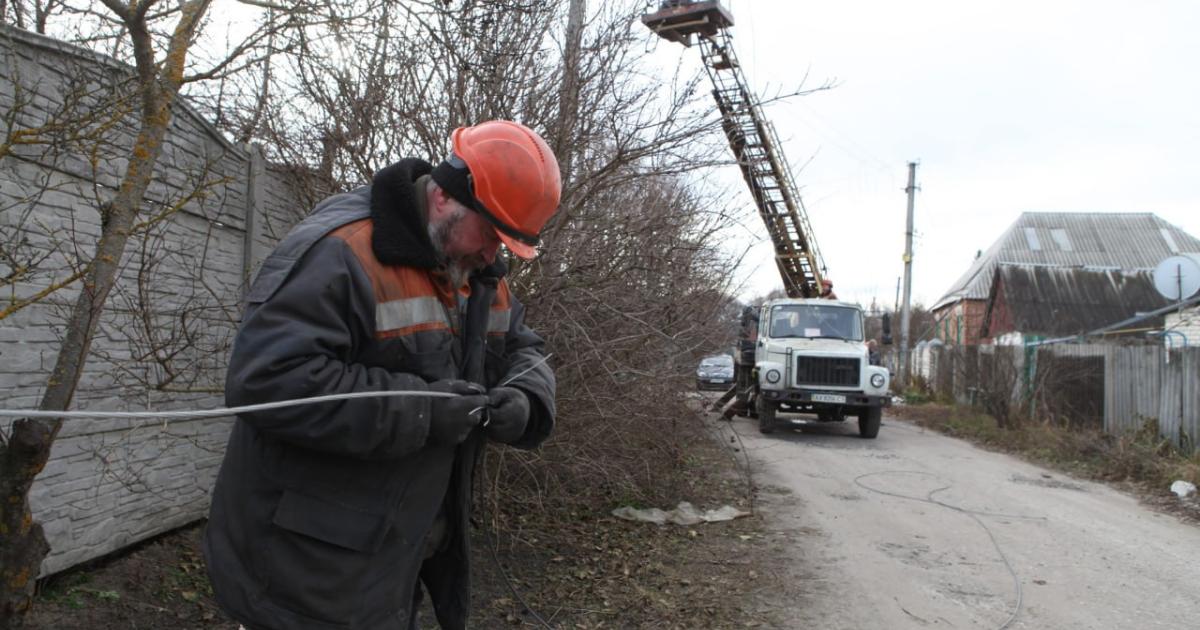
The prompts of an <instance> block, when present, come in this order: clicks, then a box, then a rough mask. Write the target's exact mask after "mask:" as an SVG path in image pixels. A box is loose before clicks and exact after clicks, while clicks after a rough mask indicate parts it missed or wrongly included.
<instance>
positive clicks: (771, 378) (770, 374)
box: [767, 370, 780, 385]
mask: <svg viewBox="0 0 1200 630" xmlns="http://www.w3.org/2000/svg"><path fill="white" fill-rule="evenodd" d="M779 377H780V374H779V370H767V382H768V383H770V384H772V385H774V384H775V383H778V382H779Z"/></svg>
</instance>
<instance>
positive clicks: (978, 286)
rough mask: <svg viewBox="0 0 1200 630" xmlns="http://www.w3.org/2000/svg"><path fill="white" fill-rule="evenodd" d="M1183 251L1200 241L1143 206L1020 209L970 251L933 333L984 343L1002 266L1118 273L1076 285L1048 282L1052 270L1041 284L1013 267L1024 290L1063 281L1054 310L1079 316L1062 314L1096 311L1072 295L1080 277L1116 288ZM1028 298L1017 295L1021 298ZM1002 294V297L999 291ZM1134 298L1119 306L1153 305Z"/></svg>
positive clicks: (937, 308) (1089, 301) (941, 304)
mask: <svg viewBox="0 0 1200 630" xmlns="http://www.w3.org/2000/svg"><path fill="white" fill-rule="evenodd" d="M1187 252H1200V239H1197V238H1196V237H1194V236H1192V235H1190V234H1188V233H1187V232H1184V231H1183V230H1182V229H1180V228H1179V227H1177V226H1175V225H1172V224H1171V223H1168V222H1166V221H1164V220H1163V219H1161V218H1159V217H1158V216H1156V215H1154V214H1151V213H1148V212H1146V213H1069V212H1026V213H1023V214H1022V215H1021V216H1020V217H1019V218H1018V219H1017V220H1016V222H1015V223H1013V224H1012V226H1010V227H1009V228H1008V229H1007V230H1005V231H1004V233H1003V234H1001V235H1000V238H998V239H997V240H996V242H995V243H993V244H992V246H991V247H989V248H988V249H987V251H985V252H983V253H982V254H980V255H979V256H978V257H976V259H975V260H974V261H972V263H971V266H970V267H969V268H968V269H967V271H966V272H965V273H964V274H963V275H962V276H961V277H959V279H958V280H956V281H955V282H954V284H953V285H951V287H950V290H949V291H947V292H946V293H945V295H943V296H942V297H941V298H940V299H938V301H937V302H935V303H934V306H933V313H934V318H935V322H936V324H935V330H934V336H935V337H936V338H938V339H941V340H942V341H944V342H946V343H951V344H975V343H981V342H983V343H987V342H988V341H989V340H990V338H989V337H988V336H987V334H988V330H987V329H985V327H984V320H985V317H986V316H987V311H988V301H989V298H990V297H992V285H993V283H994V282H995V281H996V277H997V269H998V268H999V267H1000V266H1001V265H1008V266H1014V265H1016V266H1024V267H1025V268H1027V269H1034V268H1055V269H1078V270H1081V271H1090V272H1110V271H1111V272H1122V274H1120V275H1108V276H1105V277H1104V278H1101V276H1096V275H1094V274H1083V275H1077V276H1076V277H1075V279H1074V282H1075V285H1072V284H1071V282H1072V280H1070V279H1068V278H1066V277H1063V275H1062V274H1056V275H1054V276H1053V277H1054V279H1055V280H1054V282H1051V280H1050V278H1051V276H1050V275H1047V274H1043V276H1044V278H1045V279H1046V282H1047V284H1045V285H1039V284H1037V283H1036V281H1037V279H1038V276H1037V274H1036V273H1034V274H1032V275H1030V274H1029V273H1028V272H1027V271H1013V272H1011V273H1012V275H1013V278H1014V280H1013V281H1014V282H1022V281H1029V282H1025V283H1024V284H1023V285H1022V287H1021V290H1022V291H1024V292H1028V291H1038V290H1040V289H1039V287H1051V288H1053V287H1062V288H1063V292H1062V295H1061V296H1060V298H1059V299H1061V302H1060V303H1059V305H1058V311H1057V315H1056V316H1057V317H1062V318H1067V317H1076V318H1077V319H1078V318H1079V317H1083V315H1079V316H1076V315H1070V316H1068V315H1067V314H1066V312H1067V311H1068V310H1070V311H1074V310H1088V309H1091V310H1093V311H1096V312H1097V313H1099V312H1100V311H1099V310H1098V306H1097V303H1096V300H1095V299H1093V298H1090V297H1088V298H1083V297H1082V296H1081V295H1080V294H1078V293H1077V292H1076V293H1072V291H1084V290H1086V289H1085V287H1084V284H1083V283H1086V286H1087V288H1094V285H1093V283H1096V282H1099V281H1101V280H1103V281H1106V282H1111V283H1116V284H1113V285H1112V286H1113V289H1112V291H1118V290H1119V289H1118V284H1119V286H1120V287H1127V286H1129V285H1126V284H1121V283H1124V282H1125V280H1124V278H1126V277H1128V276H1129V274H1133V273H1135V272H1138V273H1140V272H1145V273H1147V274H1148V273H1150V272H1151V271H1152V270H1153V269H1154V267H1155V266H1157V265H1158V263H1159V262H1161V261H1162V260H1163V259H1165V258H1167V257H1169V256H1174V255H1178V254H1181V253H1187ZM1047 273H1051V272H1047ZM1017 274H1023V277H1022V279H1021V280H1017V278H1016V276H1017ZM1085 276H1086V277H1085ZM1030 282H1032V284H1031V283H1030ZM1151 286H1152V285H1151ZM1072 287H1073V288H1072ZM1106 291H1108V290H1107V289H1106ZM1112 291H1110V292H1109V293H1108V294H1109V295H1110V296H1111V295H1114V293H1113V292H1112ZM1029 297H1030V296H1029V295H1024V294H1023V295H1022V297H1021V299H1022V300H1024V299H1026V298H1029ZM1048 297H1049V294H1048V293H1047V294H1045V295H1041V296H1040V297H1039V295H1037V294H1034V295H1033V296H1032V299H1033V300H1035V301H1036V300H1038V299H1045V298H1048ZM1005 298H1006V299H1007V298H1008V296H1007V295H1005ZM1097 299H1099V298H1097ZM1136 300H1137V298H1130V299H1128V300H1123V302H1125V303H1126V304H1125V305H1124V306H1122V307H1120V309H1118V310H1121V309H1126V310H1127V309H1128V308H1133V309H1134V310H1135V311H1150V310H1153V308H1154V306H1153V305H1151V304H1149V303H1148V304H1146V306H1145V307H1139V306H1137V304H1135V303H1134V302H1136ZM1070 304H1075V305H1074V306H1069V305H1070ZM1159 304H1161V302H1159ZM1043 316H1044V315H1043V314H1039V315H1038V316H1037V317H1038V318H1039V319H1040V318H1042V317H1043ZM1109 323H1111V322H1109ZM989 325H990V322H989ZM1005 332H1013V331H1011V330H1010V331H1005ZM1035 334H1036V333H1035ZM1068 334H1074V333H1073V332H1072V333H1068Z"/></svg>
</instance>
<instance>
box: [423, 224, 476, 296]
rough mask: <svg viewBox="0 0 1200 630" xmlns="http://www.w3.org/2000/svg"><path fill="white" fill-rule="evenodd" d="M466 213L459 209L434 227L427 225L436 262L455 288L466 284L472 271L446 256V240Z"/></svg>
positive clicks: (459, 260)
mask: <svg viewBox="0 0 1200 630" xmlns="http://www.w3.org/2000/svg"><path fill="white" fill-rule="evenodd" d="M466 214H467V211H466V210H464V209H462V208H459V209H457V210H456V211H455V212H454V214H452V215H450V216H448V217H446V220H444V221H442V222H441V223H439V224H437V225H434V224H432V223H430V224H429V227H428V230H429V240H430V241H431V242H432V243H433V251H434V253H435V254H436V255H437V259H438V261H439V262H440V263H441V264H442V268H443V269H444V270H445V271H446V275H448V276H450V282H451V283H452V284H453V285H454V286H455V287H461V286H463V285H464V284H466V283H467V278H468V277H469V276H470V275H471V272H472V271H474V269H468V268H466V266H465V265H464V264H463V261H462V260H461V259H458V258H454V259H451V258H449V257H447V256H446V239H447V238H449V236H450V230H452V229H454V226H455V225H456V224H458V222H459V221H462V220H463V217H465V216H466Z"/></svg>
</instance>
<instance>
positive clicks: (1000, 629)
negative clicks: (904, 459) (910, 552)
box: [854, 470, 1043, 630]
mask: <svg viewBox="0 0 1200 630" xmlns="http://www.w3.org/2000/svg"><path fill="white" fill-rule="evenodd" d="M877 475H922V476H925V477H933V478H934V479H940V478H939V477H938V476H937V475H934V474H932V473H927V472H922V471H919V470H882V471H879V472H872V473H866V474H863V475H859V476H857V477H855V478H854V484H855V485H857V486H858V487H860V488H863V489H865V490H868V491H870V492H875V493H877V494H882V495H886V496H889V497H896V498H899V499H907V500H909V501H919V502H921V503H930V504H933V505H940V506H942V507H944V508H947V509H950V510H954V511H955V512H961V513H962V514H966V515H967V516H969V517H971V518H972V519H973V520H974V521H975V523H976V524H978V525H979V526H980V527H982V528H983V531H984V532H986V533H987V535H988V538H990V539H991V540H992V546H993V547H995V549H996V553H997V554H999V556H1000V559H1001V560H1002V561H1004V566H1005V568H1007V569H1008V574H1009V575H1011V576H1012V579H1013V589H1014V591H1015V592H1016V596H1017V599H1016V604H1015V605H1014V606H1013V610H1012V614H1010V615H1009V616H1008V620H1007V621H1005V622H1004V623H1003V624H1001V625H999V626H997V628H996V630H1004V629H1005V628H1007V627H1009V626H1010V625H1012V623H1013V622H1014V621H1016V620H1017V616H1018V615H1019V614H1020V613H1021V604H1022V601H1023V599H1024V591H1023V590H1022V589H1021V578H1020V577H1018V576H1017V571H1016V569H1014V568H1013V566H1012V563H1011V562H1009V560H1008V556H1007V555H1005V554H1004V550H1003V549H1001V548H1000V541H998V540H996V534H995V533H994V532H993V531H992V529H991V528H990V527H988V526H987V523H984V522H983V520H982V519H980V518H979V515H981V514H983V515H987V516H1001V517H1007V518H1043V517H1030V516H1019V515H1009V514H997V513H994V512H979V511H976V510H968V509H966V508H964V507H960V506H957V505H953V504H951V503H946V502H944V501H938V500H936V499H934V498H933V495H935V494H937V493H938V492H941V491H943V490H949V489H950V488H952V487H953V484H946V485H944V486H942V487H940V488H934V489H933V490H930V491H929V492H928V493H926V495H925V496H924V497H914V496H911V495H907V494H900V493H898V492H888V491H887V490H880V489H878V488H872V487H871V486H868V485H867V484H865V483H863V482H862V479H864V478H866V477H873V476H877Z"/></svg>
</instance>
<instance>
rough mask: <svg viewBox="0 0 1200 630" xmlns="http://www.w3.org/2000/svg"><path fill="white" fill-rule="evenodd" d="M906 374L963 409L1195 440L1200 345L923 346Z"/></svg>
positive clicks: (1199, 422) (1180, 443) (1179, 442)
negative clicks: (1148, 429) (1151, 426)
mask: <svg viewBox="0 0 1200 630" xmlns="http://www.w3.org/2000/svg"><path fill="white" fill-rule="evenodd" d="M910 367H911V370H912V374H914V375H915V376H917V377H919V379H920V382H921V383H923V384H924V387H926V388H927V389H928V390H929V391H930V393H933V394H935V395H938V396H946V397H950V398H953V399H954V400H956V401H958V402H960V403H963V404H973V405H982V406H985V407H989V411H992V407H994V408H996V409H999V410H1000V412H1001V413H1003V412H1004V411H1005V410H1010V409H1011V410H1013V411H1017V410H1019V411H1021V412H1028V413H1032V414H1034V415H1035V416H1038V417H1046V416H1050V417H1054V418H1055V419H1057V420H1060V421H1065V422H1069V423H1071V424H1075V425H1080V426H1098V427H1100V426H1102V427H1103V428H1104V430H1105V431H1107V432H1109V433H1112V434H1114V435H1115V434H1121V433H1125V432H1128V431H1132V430H1136V429H1138V428H1141V427H1142V426H1144V425H1145V423H1146V422H1147V421H1154V422H1156V423H1157V425H1158V430H1159V433H1160V434H1161V435H1162V437H1163V438H1165V439H1167V440H1170V441H1171V443H1173V444H1174V445H1175V446H1176V447H1178V448H1180V449H1181V450H1183V451H1185V452H1192V451H1193V449H1194V448H1195V444H1196V440H1197V439H1198V438H1200V348H1195V347H1193V348H1173V349H1172V348H1165V347H1162V346H1151V345H1146V346H1117V345H1086V344H1057V345H1047V346H937V345H934V346H926V347H922V348H918V349H917V350H915V351H914V352H913V353H912V365H911V366H910Z"/></svg>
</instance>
